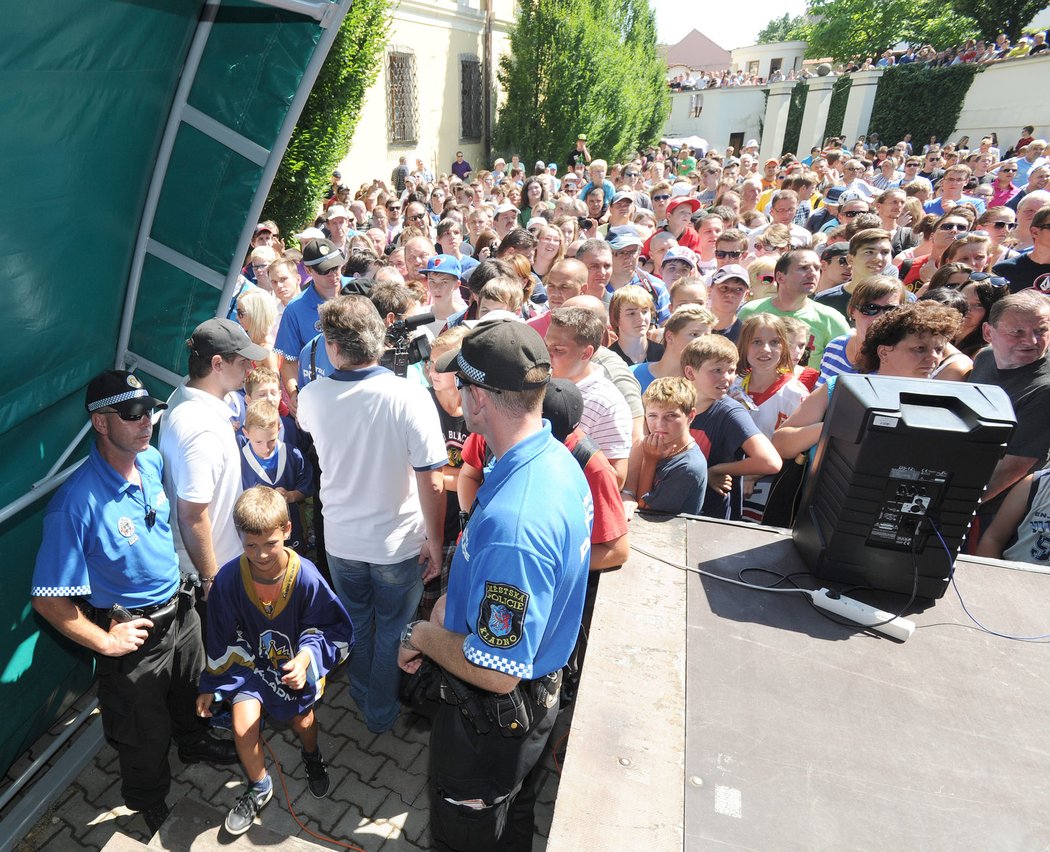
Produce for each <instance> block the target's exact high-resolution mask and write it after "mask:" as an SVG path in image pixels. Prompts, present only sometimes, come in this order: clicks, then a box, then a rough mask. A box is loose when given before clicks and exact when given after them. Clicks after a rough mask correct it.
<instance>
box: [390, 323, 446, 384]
mask: <svg viewBox="0 0 1050 852" xmlns="http://www.w3.org/2000/svg"><path fill="white" fill-rule="evenodd" d="M435 319H436V317H435V316H434V315H433V314H432V313H430V312H429V311H428V312H427V313H425V314H414V315H413V316H410V317H406V318H405V319H399V320H398V321H397V322H394V323H391V324H390V326H389V327H388V328H387V330H386V339H387V340H388V341H389V342H390V343H391V344H392V348H391V349H388V350H387V351H386V352H385V353H384V354H383V357H382V359H381V360H380V362H379V363H380V364H381V365H382V366H384V367H389V368H390V369H391V370H393V371H394V373H396V374H397V375H399V376H401V377H402V378H404V377H405V376H406V375H407V374H408V365H409V364H418V363H419V362H420V361H426V360H427V359H428V358H429V357H430V338H429V337H427V336H426V335H423V334H421V335H419V336H418V337H412V336H411V335H412V332H413V331H415V330H416V329H417V328H419V327H420V326H424V325H427V324H428V323H432V322H434V320H435Z"/></svg>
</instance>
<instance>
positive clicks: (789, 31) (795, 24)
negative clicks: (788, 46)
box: [758, 12, 806, 44]
mask: <svg viewBox="0 0 1050 852" xmlns="http://www.w3.org/2000/svg"><path fill="white" fill-rule="evenodd" d="M805 32H806V19H805V18H804V17H803V16H802V15H795V17H792V16H791V15H789V14H787V12H785V13H784V16H783V17H781V18H773V20H772V21H770V22H769V23H768V24H766V25H765V26H764V27H763V28H762V29H761V30H759V33H758V44H771V43H772V42H775V41H795V40H796V39H803V38H805Z"/></svg>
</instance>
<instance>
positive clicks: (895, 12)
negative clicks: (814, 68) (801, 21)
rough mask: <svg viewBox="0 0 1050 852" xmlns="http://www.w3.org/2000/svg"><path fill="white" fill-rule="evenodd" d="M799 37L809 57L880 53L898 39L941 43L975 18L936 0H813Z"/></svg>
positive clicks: (966, 34)
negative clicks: (878, 0)
mask: <svg viewBox="0 0 1050 852" xmlns="http://www.w3.org/2000/svg"><path fill="white" fill-rule="evenodd" d="M807 12H808V15H809V17H810V20H811V21H812V23H810V24H808V25H807V26H806V27H805V28H804V30H803V35H802V37H803V38H805V40H806V41H807V42H809V46H808V48H807V51H806V52H807V53H808V55H809V56H810V57H811V58H823V57H831V58H832V59H837V60H845V59H851V58H853V57H865V56H878V55H879V54H880V53H882V52H883V51H885V50H886V49H887V48H890V47H893V46H894V45H895V44H897V43H898V42H902V41H903V42H908V43H911V44H920V43H924V42H929V43H930V44H932V45H934V46H935V47H937V48H939V49H942V48H946V47H953V46H955V45H956V44H959V43H960V42H962V41H965V40H966V39H967V38H972V37H973V36H974V35H976V32H977V26H976V24H975V22H974V21H973V19H971V18H968V17H964V16H961V15H958V14H956V13H955V12H954V11H953V10H952V9H951V8H950V7H948V6H946V5H945V4H942V3H941V2H940V0H880V2H878V3H871V2H869V0H811V2H810V4H809V7H808V9H807Z"/></svg>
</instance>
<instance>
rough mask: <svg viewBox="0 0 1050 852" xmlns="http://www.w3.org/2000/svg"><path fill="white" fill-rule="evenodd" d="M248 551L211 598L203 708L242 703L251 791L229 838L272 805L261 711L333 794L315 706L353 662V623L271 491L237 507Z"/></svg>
mask: <svg viewBox="0 0 1050 852" xmlns="http://www.w3.org/2000/svg"><path fill="white" fill-rule="evenodd" d="M233 523H234V526H235V527H236V529H237V532H238V533H239V534H240V536H241V541H242V542H243V544H244V553H243V555H242V556H240V557H239V558H238V559H234V560H232V561H230V562H228V563H226V565H224V566H223V567H222V568H221V569H220V570H219V573H218V574H217V575H216V577H215V582H214V584H213V585H212V588H211V592H210V594H209V595H208V633H207V637H208V638H207V653H208V663H207V668H206V669H205V671H204V672H203V673H202V674H201V679H200V687H199V690H200V692H199V694H198V696H197V713H198V714H199V715H200V716H203V717H208V716H211V709H210V708H211V704H212V702H213V701H214V700H216V699H217V698H221V699H226V700H229V701H230V703H231V705H232V708H233V733H234V741H235V743H236V745H237V755H238V757H240V760H241V764H242V765H243V766H244V770H245V772H246V773H247V775H248V782H249V786H248V790H247V792H246V793H244V795H243V796H241V798H240V799H239V800H238V801H237V804H236V805H235V806H234V807H233V809H232V810H231V811H230V813H229V815H228V816H227V817H226V830H227V831H228V832H230V834H234V835H237V834H243V833H244V832H246V831H247V830H248V829H249V828H251V826H252V823H253V822H254V820H255V815H256V814H257V813H258V812H259V810H260V809H261V808H262V807H263V806H264V805H265V804H266V803H267V802H268V801H270V797H271V796H272V795H273V781H272V779H271V778H270V776H269V775H268V774H267V772H266V761H265V759H264V757H263V750H262V740H261V737H260V719H261V717H262V711H263V710H264V709H265V710H266V712H267V713H268V714H269V715H271V716H273V717H274V718H275V719H280V720H283V721H287V722H289V723H290V724H291V727H292V730H294V731H295V733H296V735H297V736H298V737H299V740H300V742H301V743H302V752H301V753H302V758H303V763H304V764H305V767H306V777H307V784H308V786H309V788H310V792H311V793H312V794H313V795H314V796H315V797H316V798H318V799H320V798H324V796H326V795H327V793H328V787H329V778H328V770H327V767H326V765H325V762H324V759H323V758H322V757H321V751H320V749H319V748H318V743H317V734H318V726H317V719H316V717H315V716H314V712H313V705H314V704H315V703H316V702H317V700H318V699H319V698H320V697H321V695H322V694H323V692H324V682H325V676H326V675H327V674H328V672H330V671H331V670H332V669H333V668H335V666H337V665H338V664H339V663H341V662H342V661H343V660H345V659H346V657H347V655H348V654H349V653H350V649H351V647H352V646H353V643H354V630H353V625H352V624H351V623H350V616H348V615H347V613H346V610H345V609H344V608H343V605H342V604H341V603H340V602H339V599H338V598H337V597H336V595H335V593H334V592H333V591H332V590H331V589H330V588H329V587H328V584H327V583H325V581H324V579H323V578H322V577H321V575H320V574H319V573H318V571H317V569H316V568H315V567H314V565H313V563H311V562H309V561H308V560H306V559H303V558H301V557H300V556H299V555H298V554H296V553H295V552H294V551H292V550H290V549H289V548H287V547H285V546H284V540H285V538H287V536H288V534H289V532H290V530H291V524H290V522H289V520H288V504H287V503H286V502H285V500H284V498H283V497H281V495H280V494H278V493H277V492H276V491H274V490H273V489H272V488H266V487H265V486H256V487H254V488H251V489H249V490H247V491H245V492H244V493H243V494H242V495H241V496H240V497H239V498H238V500H237V503H236V505H235V507H234V510H233Z"/></svg>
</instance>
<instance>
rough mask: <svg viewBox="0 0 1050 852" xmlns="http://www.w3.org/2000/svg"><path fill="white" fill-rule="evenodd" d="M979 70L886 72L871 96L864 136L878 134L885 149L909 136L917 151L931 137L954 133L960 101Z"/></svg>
mask: <svg viewBox="0 0 1050 852" xmlns="http://www.w3.org/2000/svg"><path fill="white" fill-rule="evenodd" d="M981 70H982V67H981V66H980V65H950V66H948V67H947V68H926V67H923V66H919V65H898V66H896V67H894V68H887V69H886V73H885V74H883V75H882V79H880V80H879V88H878V91H877V92H876V93H875V105H874V107H873V108H872V111H871V121H870V122H869V123H868V132H869V133H872V132H874V133H878V134H879V139H882V140H884V141H885V143H886V144H887V145H892V144H894V143H895V142H897V140H899V139H902V138H903V137H904V134H905V133H910V134H911V135H912V138H913V140H914V141H915V142H916V143H918V147H920V148H921V147H922V145H923V144H925V142H926V140H927V139H929V138H930V137H931V136H934V135H936V137H937V138H938V139H947V138H948V137H949V136H950V135H951V134H952V133H954V132H955V124H956V122H957V121H958V120H959V113H961V112H962V105H963V100H964V99H965V98H966V93H967V92H968V91H969V90H970V85H971V84H972V83H973V78H974V75H975V74H977V73H979V72H980V71H981Z"/></svg>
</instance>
